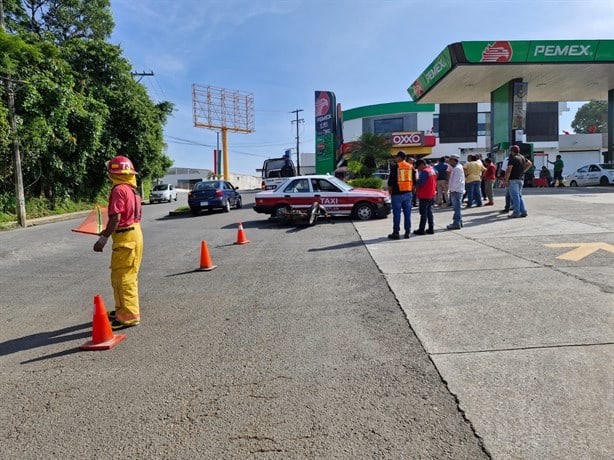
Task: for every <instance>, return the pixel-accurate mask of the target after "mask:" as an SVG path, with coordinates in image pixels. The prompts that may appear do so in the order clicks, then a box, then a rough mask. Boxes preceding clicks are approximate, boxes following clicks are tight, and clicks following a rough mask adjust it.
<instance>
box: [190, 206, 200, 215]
mask: <svg viewBox="0 0 614 460" xmlns="http://www.w3.org/2000/svg"><path fill="white" fill-rule="evenodd" d="M190 212H191V213H192V215H193V216H197V215H199V214H200V208H199V207H197V206H192V207H190Z"/></svg>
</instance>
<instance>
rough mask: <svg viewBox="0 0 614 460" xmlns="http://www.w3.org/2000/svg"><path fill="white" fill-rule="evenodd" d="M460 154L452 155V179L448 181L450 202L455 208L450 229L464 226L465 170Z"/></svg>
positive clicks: (448, 227)
mask: <svg viewBox="0 0 614 460" xmlns="http://www.w3.org/2000/svg"><path fill="white" fill-rule="evenodd" d="M458 160H459V156H458V155H456V154H452V155H450V160H449V161H450V166H452V171H451V172H450V181H449V182H448V190H449V191H450V204H451V205H452V209H453V210H454V215H453V217H452V223H451V224H450V225H448V226H447V227H446V228H447V229H448V230H460V229H461V227H462V226H463V218H462V216H461V201H462V199H463V194H464V193H465V171H464V170H463V167H462V166H461V164H460V163H459V161H458Z"/></svg>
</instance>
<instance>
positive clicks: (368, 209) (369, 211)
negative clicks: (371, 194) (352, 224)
mask: <svg viewBox="0 0 614 460" xmlns="http://www.w3.org/2000/svg"><path fill="white" fill-rule="evenodd" d="M374 215H375V211H374V210H373V206H372V205H371V204H369V203H358V204H357V205H356V206H354V216H355V217H356V218H357V219H358V220H369V219H372V218H373V216H374Z"/></svg>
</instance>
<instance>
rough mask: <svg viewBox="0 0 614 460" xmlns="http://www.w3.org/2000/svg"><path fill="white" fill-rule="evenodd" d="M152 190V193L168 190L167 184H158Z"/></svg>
mask: <svg viewBox="0 0 614 460" xmlns="http://www.w3.org/2000/svg"><path fill="white" fill-rule="evenodd" d="M153 189H154V191H160V190H168V184H159V185H156V186H155V187H154V188H153Z"/></svg>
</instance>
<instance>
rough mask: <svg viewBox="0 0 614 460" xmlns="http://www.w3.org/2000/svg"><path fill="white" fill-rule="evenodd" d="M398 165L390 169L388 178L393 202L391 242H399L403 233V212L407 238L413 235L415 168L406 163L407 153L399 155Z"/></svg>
mask: <svg viewBox="0 0 614 460" xmlns="http://www.w3.org/2000/svg"><path fill="white" fill-rule="evenodd" d="M395 159H396V164H395V165H392V167H391V168H390V175H389V176H388V192H389V193H390V197H391V201H392V233H391V234H390V235H388V238H390V239H391V240H398V239H399V238H400V236H399V232H400V231H401V212H403V226H404V228H405V238H406V239H407V238H409V235H410V233H411V200H412V189H413V185H414V182H413V175H414V172H413V168H412V166H411V165H410V164H409V163H408V162H407V161H405V152H402V151H401V152H399V153H397V155H396V157H395Z"/></svg>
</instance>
